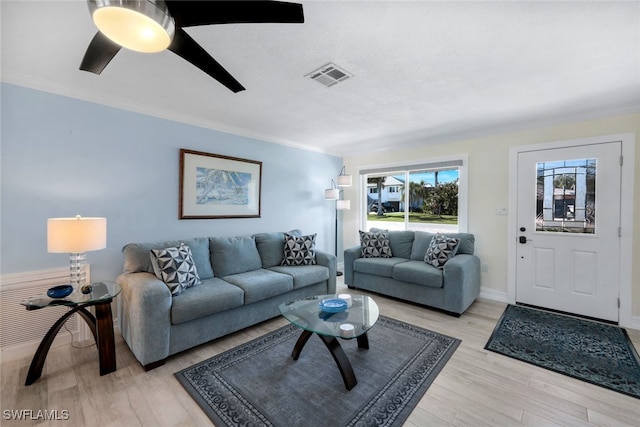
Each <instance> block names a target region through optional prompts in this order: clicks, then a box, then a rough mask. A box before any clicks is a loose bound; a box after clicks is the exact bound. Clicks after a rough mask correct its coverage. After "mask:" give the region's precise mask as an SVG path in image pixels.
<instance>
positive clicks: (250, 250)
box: [209, 236, 262, 277]
mask: <svg viewBox="0 0 640 427" xmlns="http://www.w3.org/2000/svg"><path fill="white" fill-rule="evenodd" d="M209 248H210V251H211V266H212V267H213V272H214V274H215V275H216V276H218V277H225V276H229V275H232V274H238V273H245V272H247V271H253V270H259V269H261V268H262V260H261V259H260V253H259V252H258V248H257V247H256V241H255V240H254V239H253V237H251V236H239V237H211V238H209Z"/></svg>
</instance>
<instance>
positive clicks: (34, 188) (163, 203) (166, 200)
mask: <svg viewBox="0 0 640 427" xmlns="http://www.w3.org/2000/svg"><path fill="white" fill-rule="evenodd" d="M1 90H2V101H1V102H2V104H1V105H2V110H1V114H2V131H1V136H2V139H1V142H0V143H1V151H2V163H1V165H2V168H1V169H2V170H1V175H2V189H1V191H2V193H1V202H2V204H1V229H0V241H1V252H0V258H1V264H0V268H1V273H2V274H10V273H18V272H26V271H35V270H42V269H49V268H57V267H65V266H66V265H67V263H68V255H66V254H49V253H47V244H46V222H47V218H51V217H70V216H75V215H82V216H104V217H106V218H107V249H104V250H100V251H94V252H89V253H88V254H87V260H88V261H87V262H89V263H90V264H91V278H92V280H94V281H99V280H115V277H116V276H117V274H119V273H120V272H121V271H122V256H121V248H122V246H123V245H125V244H126V243H129V242H154V241H161V240H168V239H184V238H189V237H195V236H235V235H246V234H252V233H255V232H262V231H286V230H290V229H292V228H300V229H301V230H302V231H303V232H304V233H318V238H317V242H318V247H319V249H323V250H326V251H328V252H333V251H334V232H335V228H334V227H335V222H334V221H335V214H336V212H335V205H334V204H333V203H332V202H327V201H325V200H324V189H325V188H327V187H328V186H329V185H330V183H331V178H335V176H336V175H338V173H339V171H340V169H341V167H342V159H340V158H338V157H334V156H328V155H324V154H319V153H315V152H311V151H306V150H301V149H297V148H291V147H287V146H283V145H278V144H273V143H269V142H265V141H260V140H256V139H251V138H246V137H241V136H237V135H231V134H227V133H223V132H218V131H214V130H209V129H204V128H199V127H196V126H190V125H186V124H182V123H177V122H173V121H170V120H163V119H158V118H154V117H149V116H145V115H142V114H136V113H131V112H127V111H123V110H118V109H115V108H111V107H105V106H102V105H97V104H93V103H89V102H84V101H78V100H76V99H72V98H67V97H63V96H58V95H52V94H49V93H45V92H40V91H36V90H32V89H27V88H23V87H19V86H14V85H9V84H5V83H3V84H2V86H1ZM180 148H187V149H191V150H198V151H205V152H209V153H215V154H221V155H227V156H233V157H241V158H246V159H252V160H258V161H262V206H261V208H262V209H261V211H262V215H261V218H246V219H206V220H179V219H178V182H179V150H180Z"/></svg>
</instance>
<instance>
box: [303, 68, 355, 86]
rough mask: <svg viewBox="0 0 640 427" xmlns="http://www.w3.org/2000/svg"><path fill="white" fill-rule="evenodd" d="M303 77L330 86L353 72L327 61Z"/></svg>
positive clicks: (351, 75)
mask: <svg viewBox="0 0 640 427" xmlns="http://www.w3.org/2000/svg"><path fill="white" fill-rule="evenodd" d="M305 77H306V78H308V79H312V80H315V81H317V82H318V83H322V84H323V85H325V86H326V87H331V86H335V85H337V84H338V83H341V82H343V81H345V80H347V79H349V78H351V77H353V74H351V73H349V72H348V71H345V70H344V69H343V68H340V67H338V66H337V65H336V64H334V63H332V62H329V63H328V64H325V65H323V66H322V67H320V68H318V69H317V70H315V71H312V72H310V73H309V74H307V75H306V76H305Z"/></svg>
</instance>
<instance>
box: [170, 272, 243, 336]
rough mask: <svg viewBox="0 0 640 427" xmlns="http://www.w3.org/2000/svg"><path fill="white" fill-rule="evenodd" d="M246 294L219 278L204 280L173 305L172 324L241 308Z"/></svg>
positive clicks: (175, 299) (174, 300) (182, 295)
mask: <svg viewBox="0 0 640 427" xmlns="http://www.w3.org/2000/svg"><path fill="white" fill-rule="evenodd" d="M243 303H244V292H243V291H242V289H240V288H239V287H237V286H234V285H232V284H230V283H228V282H225V281H224V280H222V279H219V278H217V277H216V278H212V279H208V280H203V281H202V284H201V285H200V286H195V287H193V288H189V289H186V290H185V291H184V292H182V294H180V296H178V297H176V298H173V301H172V303H171V323H172V324H174V325H176V324H178V323H183V322H188V321H190V320H193V319H198V318H200V317H204V316H208V315H210V314H215V313H219V312H221V311H225V310H230V309H232V308H235V307H240V306H241V305H242V304H243Z"/></svg>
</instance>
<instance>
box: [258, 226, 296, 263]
mask: <svg viewBox="0 0 640 427" xmlns="http://www.w3.org/2000/svg"><path fill="white" fill-rule="evenodd" d="M284 234H285V233H283V232H280V231H277V232H273V233H257V234H254V235H253V238H254V239H255V241H256V247H257V248H258V252H259V253H260V259H261V260H262V268H269V267H275V266H276V265H280V264H282V254H283V251H284ZM288 234H291V235H292V236H301V235H302V232H301V231H300V230H291V231H289V232H288Z"/></svg>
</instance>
